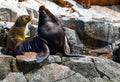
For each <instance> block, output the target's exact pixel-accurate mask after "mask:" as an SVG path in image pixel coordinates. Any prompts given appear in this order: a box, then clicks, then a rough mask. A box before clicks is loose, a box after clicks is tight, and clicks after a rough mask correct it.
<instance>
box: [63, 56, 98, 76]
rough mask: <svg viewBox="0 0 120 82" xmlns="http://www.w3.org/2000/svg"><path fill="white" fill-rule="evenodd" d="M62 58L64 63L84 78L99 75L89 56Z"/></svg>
mask: <svg viewBox="0 0 120 82" xmlns="http://www.w3.org/2000/svg"><path fill="white" fill-rule="evenodd" d="M62 60H63V64H64V65H66V66H68V67H70V69H72V70H74V71H75V72H77V73H80V74H82V75H83V76H85V77H86V78H95V77H100V75H99V73H98V72H97V71H96V69H95V66H94V64H93V62H92V61H91V58H90V57H85V58H79V57H74V58H67V57H64V58H63V59H62Z"/></svg>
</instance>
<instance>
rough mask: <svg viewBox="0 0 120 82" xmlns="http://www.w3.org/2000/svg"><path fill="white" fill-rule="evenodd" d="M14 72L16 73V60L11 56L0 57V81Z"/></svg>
mask: <svg viewBox="0 0 120 82" xmlns="http://www.w3.org/2000/svg"><path fill="white" fill-rule="evenodd" d="M16 71H18V69H17V64H16V59H15V58H13V57H11V56H7V55H0V80H2V79H4V78H5V77H6V76H7V75H8V73H9V72H16Z"/></svg>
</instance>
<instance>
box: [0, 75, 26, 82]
mask: <svg viewBox="0 0 120 82" xmlns="http://www.w3.org/2000/svg"><path fill="white" fill-rule="evenodd" d="M0 82H27V80H26V79H25V76H24V75H23V73H9V74H8V75H7V77H6V78H5V79H4V80H3V81H0Z"/></svg>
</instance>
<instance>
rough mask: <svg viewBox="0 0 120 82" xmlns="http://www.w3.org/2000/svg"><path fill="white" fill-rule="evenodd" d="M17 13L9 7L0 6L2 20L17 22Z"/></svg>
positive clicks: (0, 18) (0, 19)
mask: <svg viewBox="0 0 120 82" xmlns="http://www.w3.org/2000/svg"><path fill="white" fill-rule="evenodd" d="M16 18H17V13H16V12H14V11H12V10H11V9H8V8H0V21H6V22H15V20H16Z"/></svg>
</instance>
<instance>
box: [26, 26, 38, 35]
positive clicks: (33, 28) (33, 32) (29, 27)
mask: <svg viewBox="0 0 120 82" xmlns="http://www.w3.org/2000/svg"><path fill="white" fill-rule="evenodd" d="M28 29H29V30H30V31H29V36H30V37H35V36H37V35H38V33H37V27H34V26H33V25H31V24H29V25H28Z"/></svg>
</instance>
